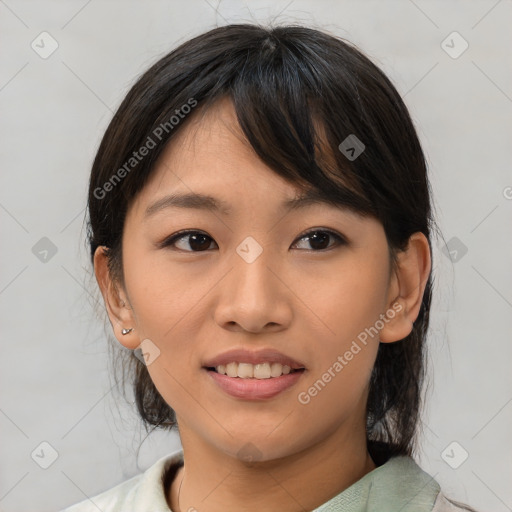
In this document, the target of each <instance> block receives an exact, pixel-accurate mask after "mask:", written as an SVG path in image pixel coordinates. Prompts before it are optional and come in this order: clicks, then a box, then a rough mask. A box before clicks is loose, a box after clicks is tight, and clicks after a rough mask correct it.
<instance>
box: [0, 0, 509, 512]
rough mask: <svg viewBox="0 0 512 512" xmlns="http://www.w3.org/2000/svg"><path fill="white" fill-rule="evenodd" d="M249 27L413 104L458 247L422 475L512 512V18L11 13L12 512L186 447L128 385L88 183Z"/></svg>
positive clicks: (405, 11)
mask: <svg viewBox="0 0 512 512" xmlns="http://www.w3.org/2000/svg"><path fill="white" fill-rule="evenodd" d="M235 21H236V22H263V23H264V22H268V21H273V22H274V23H280V24H286V23H296V22H302V23H305V24H307V25H310V26H313V27H316V28H320V29H324V30H328V31H330V32H331V33H334V34H336V35H339V36H341V37H344V38H346V39H349V40H350V41H352V42H353V43H355V44H357V45H358V46H359V47H360V48H361V49H362V50H363V51H364V52H365V53H366V54H367V55H368V56H369V57H370V58H371V59H372V60H373V61H374V62H375V63H376V64H377V65H379V66H380V67H381V68H382V69H383V70H384V71H385V72H386V73H387V74H388V76H389V77H390V78H391V80H392V81H393V83H394V84H395V86H396V87H397V89H398V91H399V92H400V93H401V94H402V96H403V97H404V99H405V102H406V104H407V106H408V107H409V109H410V112H411V115H412V117H413V119H414V122H415V124H416V126H417V129H418V133H419V136H420V138H421V142H422V144H423V147H424V150H425V153H426V155H427V158H428V164H429V169H430V179H431V183H432V189H433V193H434V204H435V207H436V214H437V222H438V223H439V226H440V228H441V230H442V233H443V235H444V239H445V242H446V245H445V242H444V241H439V240H438V241H435V245H434V272H435V279H436V285H435V288H434V294H435V299H434V305H433V309H432V326H431V331H430V335H429V341H428V343H429V350H430V355H429V363H430V372H429V374H430V382H431V383H430V386H429V392H428V395H427V396H428V403H427V407H426V409H425V412H424V416H423V427H424V428H423V432H424V433H423V436H422V450H421V453H420V456H419V457H418V462H419V463H420V465H421V466H422V467H423V469H425V470H426V471H427V472H429V473H430V474H431V475H432V476H434V477H435V478H436V480H438V481H439V482H440V484H441V486H442V487H443V489H444V492H445V493H446V494H448V495H449V496H452V497H454V498H456V499H459V500H460V501H464V502H467V503H469V504H471V505H473V506H474V507H476V508H478V509H480V510H481V511H484V510H485V511H486V512H491V511H494V512H505V511H507V510H512V486H511V485H510V483H511V482H512V469H511V467H512V460H511V459H512V450H511V442H510V432H511V423H512V422H511V419H512V385H511V384H512V372H511V371H510V365H511V361H512V359H511V356H512V343H511V336H510V333H511V326H512V325H511V324H512V320H511V319H512V315H511V313H512V273H511V272H510V261H512V260H511V253H512V237H511V234H512V233H511V229H510V228H511V222H510V221H511V217H512V216H511V213H512V175H511V154H510V134H511V133H512V130H511V128H512V80H511V78H512V69H511V62H512V60H511V59H510V49H511V47H512V46H511V43H512V32H511V31H510V26H512V25H511V21H512V1H510V0H501V1H496V0H485V1H484V0H481V1H480V0H477V1H426V0H422V1H420V0H415V1H412V0H398V1H389V0H388V1H382V0H381V1H368V0H360V1H334V0H331V1H329V0H325V1H312V0H309V1H308V0H284V1H283V0H272V1H264V0H255V1H250V2H249V1H246V2H242V1H234V0H233V1H218V0H217V1H215V0H187V1H175V0H166V1H157V0H150V1H145V2H143V1H128V0H123V1H110V0H89V1H86V0H80V1H74V0H73V1H71V0H70V1H66V2H63V1H41V0H38V1H22V0H1V1H0V48H1V50H0V62H1V71H0V108H1V116H0V123H1V137H0V151H1V184H0V221H1V232H0V233H1V240H2V265H1V269H0V308H1V319H0V320H1V324H0V325H1V336H2V357H1V360H0V368H1V373H0V375H1V377H0V379H1V380H0V382H1V395H0V428H1V432H2V434H1V437H0V439H1V442H0V443H1V444H0V449H1V453H0V461H1V470H0V471H1V472H0V510H1V511H3V512H29V511H30V512H43V511H51V510H59V509H60V508H63V507H64V506H67V505H69V504H71V503H75V502H77V501H80V500H83V499H85V498H86V497H87V496H93V495H95V494H97V493H99V492H101V491H103V490H106V489H108V488H110V487H112V486H114V485H115V484H117V483H119V482H121V481H123V480H126V479H127V478H129V477H131V476H133V475H135V474H137V473H139V472H140V471H143V470H144V469H146V468H147V467H149V466H150V465H151V464H152V463H153V462H154V461H156V460H157V459H158V458H160V457H162V456H164V455H165V454H167V453H170V452H172V451H175V450H176V449H178V448H179V440H178V439H177V437H176V435H175V434H168V433H161V432H160V433H152V434H151V435H149V436H148V437H147V436H146V432H145V431H144V429H143V428H142V427H141V424H140V421H139V420H138V417H137V415H136V413H135V408H134V406H131V405H130V404H127V403H125V402H124V401H123V400H122V398H121V397H120V396H119V393H118V392H117V390H116V388H114V387H113V384H114V383H113V381H112V378H111V373H110V368H109V351H108V341H107V335H106V334H105V325H104V317H103V316H102V314H101V306H102V303H101V302H100V303H99V306H98V303H97V302H96V301H97V299H98V293H97V291H96V289H95V282H94V281H93V280H91V267H90V263H89V260H88V253H87V248H86V246H85V243H84V238H85V232H84V229H83V220H84V214H85V205H86V191H87V181H88V176H89V172H90V167H91V163H92V159H93V157H94V154H95V151H96V149H97V147H98V144H99V141H100V138H101V136H102V134H103V132H104V130H105V128H106V127H107V124H108V122H109V121H110V119H111V117H112V115H113V112H114V111H115V109H116V108H117V106H118V105H119V103H120V101H121V100H122V98H123V96H124V95H125V94H126V92H127V91H128V89H129V87H130V85H131V84H133V82H134V80H135V79H136V77H137V76H139V75H140V73H141V72H142V71H144V70H145V69H146V68H147V67H148V66H149V65H150V64H151V63H153V62H154V61H155V60H157V59H158V58H159V57H161V56H163V55H164V54H165V53H167V52H168V51H170V50H171V49H172V48H173V47H175V46H176V45H177V44H178V43H180V42H182V41H184V40H186V39H188V38H190V37H192V36H194V35H197V34H200V33H201V32H204V31H206V30H208V29H210V28H213V27H215V26H218V25H225V24H227V23H231V22H235ZM43 32H45V34H42V33H43ZM57 45H58V46H57ZM52 51H53V53H51V52H52ZM50 53H51V54H50ZM450 254H451V256H450ZM42 443H43V444H42ZM46 465H47V466H48V467H47V469H44V467H42V466H46ZM455 466H456V467H455Z"/></svg>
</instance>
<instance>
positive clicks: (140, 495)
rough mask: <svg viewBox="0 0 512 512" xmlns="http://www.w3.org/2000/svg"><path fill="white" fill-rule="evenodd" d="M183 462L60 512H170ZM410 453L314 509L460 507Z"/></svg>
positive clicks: (171, 461)
mask: <svg viewBox="0 0 512 512" xmlns="http://www.w3.org/2000/svg"><path fill="white" fill-rule="evenodd" d="M181 466H183V450H179V451H177V452H174V453H172V454H170V455H167V456H165V457H162V458H161V459H159V460H158V461H157V462H155V463H154V464H153V465H152V466H151V467H150V468H149V469H147V470H146V471H145V472H144V473H141V474H140V475H137V476H134V477H133V478H131V479H129V480H126V481H125V482H123V483H121V484H119V485H117V486H115V487H113V488H112V489H109V490H107V491H105V492H103V493H101V494H99V495H97V496H95V497H93V498H90V499H87V500H84V501H81V502H80V503H77V504H76V505H73V506H71V507H68V508H66V509H65V510H63V511H62V512H98V510H101V511H102V512H169V511H171V512H172V510H171V509H170V508H169V505H168V504H167V499H166V489H165V482H170V481H172V480H173V478H174V475H175V474H176V472H177V470H178V469H179V468H180V467H181ZM467 510H472V509H471V508H469V507H466V506H465V505H463V504H460V503H456V502H453V501H451V500H448V499H447V498H446V497H445V496H444V495H443V494H442V492H441V490H440V486H439V484H438V483H437V482H436V481H435V480H434V479H433V478H432V477H431V476H430V475H428V474H427V473H425V472H424V471H423V470H422V469H421V468H420V467H419V466H418V465H417V464H416V462H414V460H413V459H412V458H411V457H407V456H397V457H391V458H389V459H388V460H387V461H386V462H384V463H383V464H382V465H380V466H378V467H376V468H375V469H374V470H373V471H370V472H369V473H367V474H366V475H364V476H363V477H362V478H361V479H359V480H358V481H357V482H355V483H354V484H352V485H351V486H350V487H348V488H347V489H345V490H344V491H342V492H341V493H339V494H338V495H336V496H334V497H333V498H331V499H330V500H328V501H327V502H325V503H323V504H322V505H320V506H319V507H317V508H316V509H315V510H314V511H312V512H462V511H467Z"/></svg>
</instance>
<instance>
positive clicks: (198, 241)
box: [160, 231, 213, 252]
mask: <svg viewBox="0 0 512 512" xmlns="http://www.w3.org/2000/svg"><path fill="white" fill-rule="evenodd" d="M182 240H184V242H183V243H182V247H178V245H177V243H181V241H182ZM209 240H211V241H212V242H213V239H212V238H211V237H209V236H208V235H207V234H205V233H201V232H200V231H179V232H178V233H175V234H174V235H171V236H170V237H169V238H166V239H165V240H164V241H163V242H162V243H161V244H160V247H161V248H163V247H171V246H172V247H173V248H174V247H177V248H178V249H179V250H181V251H184V252H204V251H206V250H208V247H209V246H210V245H211V243H210V242H209ZM187 245H188V247H189V248H191V249H192V250H188V249H186V248H185V249H184V248H183V247H186V246H187Z"/></svg>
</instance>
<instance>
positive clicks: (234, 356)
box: [203, 348, 304, 370]
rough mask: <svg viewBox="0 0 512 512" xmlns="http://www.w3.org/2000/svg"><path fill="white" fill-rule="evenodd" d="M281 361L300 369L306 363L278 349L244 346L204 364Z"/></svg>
mask: <svg viewBox="0 0 512 512" xmlns="http://www.w3.org/2000/svg"><path fill="white" fill-rule="evenodd" d="M233 362H236V363H250V364H258V363H281V364H282V365H283V366H284V365H287V366H289V367H290V368H291V369H292V370H298V369H299V368H304V365H303V364H302V363H300V362H298V361H295V360H294V359H292V358H291V357H289V356H286V355H284V354H282V353H281V352H278V351H277V350H274V349H271V348H266V349H260V350H247V349H243V348H238V349H232V350H228V351H227V352H223V353H222V354H219V355H217V356H215V357H213V358H212V359H209V360H208V361H206V362H205V363H204V364H203V367H205V368H215V367H216V366H219V365H221V364H224V365H226V364H228V363H233Z"/></svg>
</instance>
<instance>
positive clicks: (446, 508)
mask: <svg viewBox="0 0 512 512" xmlns="http://www.w3.org/2000/svg"><path fill="white" fill-rule="evenodd" d="M468 511H469V512H477V511H476V510H475V509H474V508H471V507H469V506H468V505H464V504H463V503H459V502H457V501H453V500H450V499H449V498H447V497H446V496H445V495H444V494H443V493H442V492H440V493H439V494H438V495H437V499H436V501H435V503H434V508H433V509H432V512H468Z"/></svg>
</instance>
